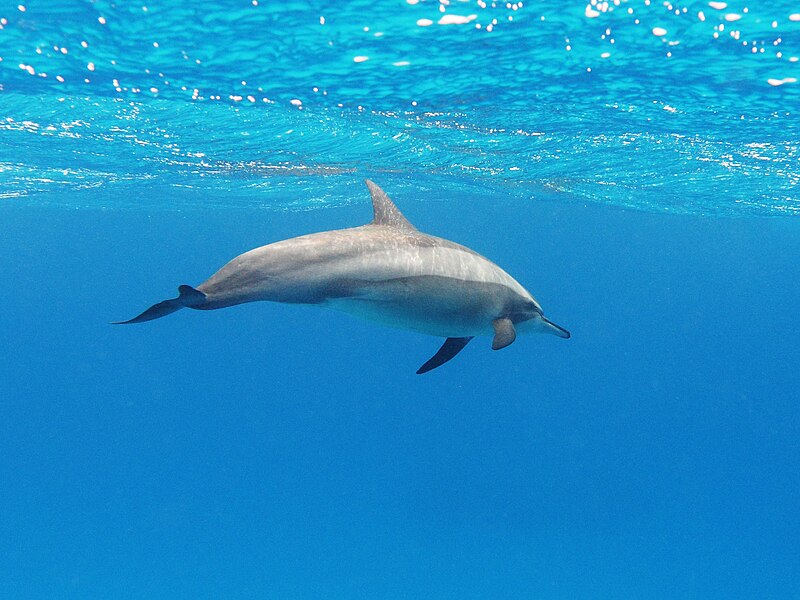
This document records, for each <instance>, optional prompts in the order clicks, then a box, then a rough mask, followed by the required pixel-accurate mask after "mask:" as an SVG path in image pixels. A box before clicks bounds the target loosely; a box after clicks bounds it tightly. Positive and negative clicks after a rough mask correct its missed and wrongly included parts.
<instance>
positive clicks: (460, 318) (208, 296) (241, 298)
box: [115, 180, 570, 374]
mask: <svg viewBox="0 0 800 600" xmlns="http://www.w3.org/2000/svg"><path fill="white" fill-rule="evenodd" d="M366 184H367V187H368V188H369V193H370V195H371V196H372V207H373V210H374V218H373V220H372V222H371V223H369V224H367V225H362V226H361V227H354V228H349V229H336V230H333V231H323V232H321V233H312V234H310V235H303V236H300V237H295V238H290V239H288V240H282V241H280V242H275V243H273V244H268V245H266V246H261V247H260V248H255V249H254V250H250V251H249V252H245V253H244V254H241V255H239V256H237V257H236V258H234V259H233V260H231V261H230V262H229V263H227V264H226V265H225V266H223V267H222V268H221V269H220V270H219V271H217V272H216V273H214V274H213V275H212V276H211V277H210V278H209V279H207V280H206V281H204V282H203V283H201V284H200V285H199V286H197V287H196V288H193V287H191V286H188V285H181V286H180V287H178V292H179V295H178V297H177V298H172V299H170V300H164V301H163V302H159V303H158V304H154V305H153V306H151V307H150V308H148V309H147V310H146V311H144V312H143V313H142V314H140V315H138V316H136V317H134V318H133V319H130V320H128V321H119V322H117V323H115V324H127V323H143V322H145V321H151V320H153V319H158V318H161V317H164V316H166V315H169V314H171V313H173V312H175V311H177V310H180V309H181V308H193V309H196V310H213V309H217V308H225V307H227V306H234V305H236V304H243V303H245V302H256V301H259V300H269V301H271V302H287V303H292V304H312V305H317V306H324V307H328V308H333V309H337V310H341V311H344V312H346V313H350V314H353V315H356V316H359V317H363V318H366V319H370V320H374V321H378V322H380V323H383V324H385V325H389V326H393V327H398V328H401V329H410V330H413V331H418V332H421V333H427V334H430V335H434V336H438V337H443V338H446V339H445V341H444V344H442V346H441V348H440V349H439V351H438V352H436V354H434V355H433V357H432V358H431V359H430V360H428V361H427V362H426V363H425V364H423V365H422V366H421V367H420V368H419V369H418V370H417V373H418V374H422V373H427V372H428V371H431V370H433V369H435V368H436V367H440V366H441V365H443V364H444V363H446V362H447V361H449V360H450V359H452V358H453V357H454V356H455V355H456V354H458V353H459V352H461V350H463V349H464V347H465V346H466V345H467V344H468V343H469V341H470V340H471V339H472V338H473V337H475V336H478V335H491V336H493V340H492V349H493V350H499V349H501V348H505V347H506V346H508V345H510V344H511V343H513V342H514V340H515V339H516V337H517V332H518V331H519V332H527V331H529V332H543V333H551V334H554V335H557V336H559V337H562V338H568V337H570V334H569V332H568V331H567V330H566V329H564V328H563V327H559V326H558V325H556V324H555V323H552V322H551V321H548V320H547V319H546V318H545V317H544V313H543V311H542V307H541V306H540V305H539V303H538V302H537V301H536V300H535V299H534V297H533V296H531V294H530V293H529V292H528V291H527V290H526V289H525V288H523V287H522V286H521V285H520V284H519V283H518V282H517V281H516V280H515V279H514V278H513V277H511V276H510V275H509V274H508V273H506V272H505V271H504V270H503V269H501V268H500V267H498V266H497V265H496V264H494V263H493V262H491V261H490V260H488V259H486V258H484V257H483V256H481V255H480V254H478V253H477V252H474V251H473V250H470V249H469V248H466V247H465V246H461V245H459V244H456V243H454V242H451V241H449V240H445V239H442V238H438V237H434V236H432V235H427V234H425V233H422V232H421V231H419V230H417V229H416V228H415V227H414V226H413V225H412V224H411V223H409V221H408V220H407V219H406V218H405V217H404V216H403V214H402V213H401V212H400V211H399V210H398V208H397V207H396V206H395V205H394V203H393V202H392V201H391V200H390V199H389V197H388V196H387V195H386V194H385V193H384V191H383V190H382V189H381V188H379V187H378V186H377V185H375V184H374V183H373V182H372V181H369V180H366Z"/></svg>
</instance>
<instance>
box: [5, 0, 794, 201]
mask: <svg viewBox="0 0 800 600" xmlns="http://www.w3.org/2000/svg"><path fill="white" fill-rule="evenodd" d="M0 14H1V15H2V21H0V24H2V29H0V57H2V62H0V77H1V79H0V82H1V83H2V94H1V95H0V103H1V104H0V106H1V107H2V113H3V114H2V115H0V133H2V135H1V136H0V195H2V197H3V198H6V199H7V200H8V201H21V200H15V199H19V198H27V199H28V200H27V201H28V202H36V201H37V192H53V193H56V194H57V193H58V192H59V191H63V190H91V192H88V193H85V194H80V195H78V196H77V197H73V196H70V197H69V200H65V201H64V202H65V203H69V204H73V203H77V204H85V205H96V204H101V205H103V206H125V205H134V206H139V205H153V204H155V205H158V206H175V205H186V204H188V205H207V204H209V203H211V204H214V205H223V206H224V205H234V206H285V205H298V206H302V205H306V204H318V203H336V204H338V203H344V202H348V201H349V198H350V194H349V192H348V187H349V186H350V185H351V184H352V182H353V181H354V180H355V179H357V178H359V177H361V176H364V175H367V176H373V177H378V174H379V173H381V172H387V171H388V172H391V173H393V177H396V178H398V179H400V180H403V181H405V182H407V184H408V185H409V186H413V188H414V189H419V188H422V189H430V190H432V191H433V190H438V191H439V193H441V194H442V195H447V194H452V193H457V192H458V190H459V189H461V188H462V187H463V186H466V187H472V186H477V187H479V188H481V189H486V190H487V191H488V192H489V193H498V194H504V195H507V196H512V197H518V198H521V199H529V198H537V197H546V196H548V195H556V196H557V197H560V198H564V199H568V200H572V201H576V200H577V201H591V202H598V203H603V204H612V205H618V206H628V207H635V208H641V209H645V210H651V211H658V212H662V211H669V212H689V213H697V214H714V215H742V214H760V215H777V214H783V213H792V212H794V211H796V210H797V208H798V206H800V197H799V196H798V192H797V189H798V180H799V179H800V162H799V161H800V153H799V152H798V139H799V138H800V127H798V125H797V123H798V122H800V121H798V118H797V107H798V106H800V84H798V82H797V79H798V77H800V62H798V58H799V57H800V7H797V6H796V4H794V3H792V2H755V3H744V2H730V3H722V2H710V3H706V2H687V3H683V4H674V5H673V4H671V3H668V2H655V1H653V2H650V1H618V2H602V3H597V2H592V3H589V4H587V3H584V2H554V1H540V2H520V3H502V2H484V1H482V0H481V1H479V2H471V1H470V2H467V1H456V0H452V1H450V2H429V1H417V2H408V1H399V0H398V1H392V2H364V1H354V2H300V1H284V2H272V1H244V0H241V1H232V0H226V1H224V2H214V3H178V2H167V1H164V0H155V1H153V2H124V3H114V2H107V1H96V2H67V1H60V0H46V1H45V0H41V1H36V0H34V1H32V2H28V3H25V4H20V5H18V6H17V5H15V4H13V3H11V4H6V5H4V6H3V7H2V8H1V9H0ZM287 176H292V177H291V179H290V180H289V179H287ZM287 181H291V190H292V191H291V193H290V194H287V189H286V185H287ZM169 188H173V189H177V188H180V189H179V192H180V193H177V194H170V193H168V192H167V193H165V192H164V190H165V189H169ZM156 190H160V191H156ZM186 190H189V191H191V193H184V191H186ZM298 190H302V191H301V192H300V193H298ZM40 201H47V202H53V201H55V202H58V200H57V199H54V198H53V196H52V195H48V196H46V198H45V197H42V198H40Z"/></svg>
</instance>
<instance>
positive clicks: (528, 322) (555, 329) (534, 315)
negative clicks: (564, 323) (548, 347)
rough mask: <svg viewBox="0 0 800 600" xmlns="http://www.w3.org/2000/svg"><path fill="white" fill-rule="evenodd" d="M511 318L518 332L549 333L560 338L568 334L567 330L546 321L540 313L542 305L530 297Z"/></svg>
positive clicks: (566, 336)
mask: <svg viewBox="0 0 800 600" xmlns="http://www.w3.org/2000/svg"><path fill="white" fill-rule="evenodd" d="M511 320H512V321H513V322H514V327H515V328H516V330H517V332H518V333H551V334H553V335H557V336H558V337H562V338H568V337H569V336H570V334H569V331H567V330H566V329H564V328H563V327H559V326H558V325H556V324H555V323H552V322H551V321H548V320H547V319H546V318H545V317H544V314H542V307H541V306H539V303H538V302H536V300H533V299H532V298H531V300H530V302H526V303H525V306H524V307H521V309H520V310H517V311H515V312H514V315H513V316H512V317H511Z"/></svg>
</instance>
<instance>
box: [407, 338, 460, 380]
mask: <svg viewBox="0 0 800 600" xmlns="http://www.w3.org/2000/svg"><path fill="white" fill-rule="evenodd" d="M471 339H472V338H471V337H451V338H447V339H446V340H445V341H444V344H442V347H441V348H439V351H438V352H437V353H436V354H434V355H433V356H432V357H431V359H430V360H429V361H428V362H426V363H425V364H424V365H422V366H421V367H420V368H419V369H417V375H422V374H423V373H427V372H428V371H432V370H433V369H435V368H436V367H441V366H442V365H443V364H444V363H446V362H447V361H448V360H450V359H452V358H453V357H454V356H455V355H456V354H458V353H459V352H461V351H462V350H463V349H464V346H466V345H467V344H468V343H469V341H470V340H471Z"/></svg>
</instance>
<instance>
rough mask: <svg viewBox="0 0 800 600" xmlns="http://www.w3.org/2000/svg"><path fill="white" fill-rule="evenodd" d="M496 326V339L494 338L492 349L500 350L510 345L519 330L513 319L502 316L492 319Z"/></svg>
mask: <svg viewBox="0 0 800 600" xmlns="http://www.w3.org/2000/svg"><path fill="white" fill-rule="evenodd" d="M492 326H493V327H494V339H493V340H492V350H500V349H501V348H505V347H506V346H510V345H511V344H513V343H514V340H515V339H517V332H516V330H515V329H514V323H512V322H511V319H508V318H502V319H495V320H494V321H492Z"/></svg>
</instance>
